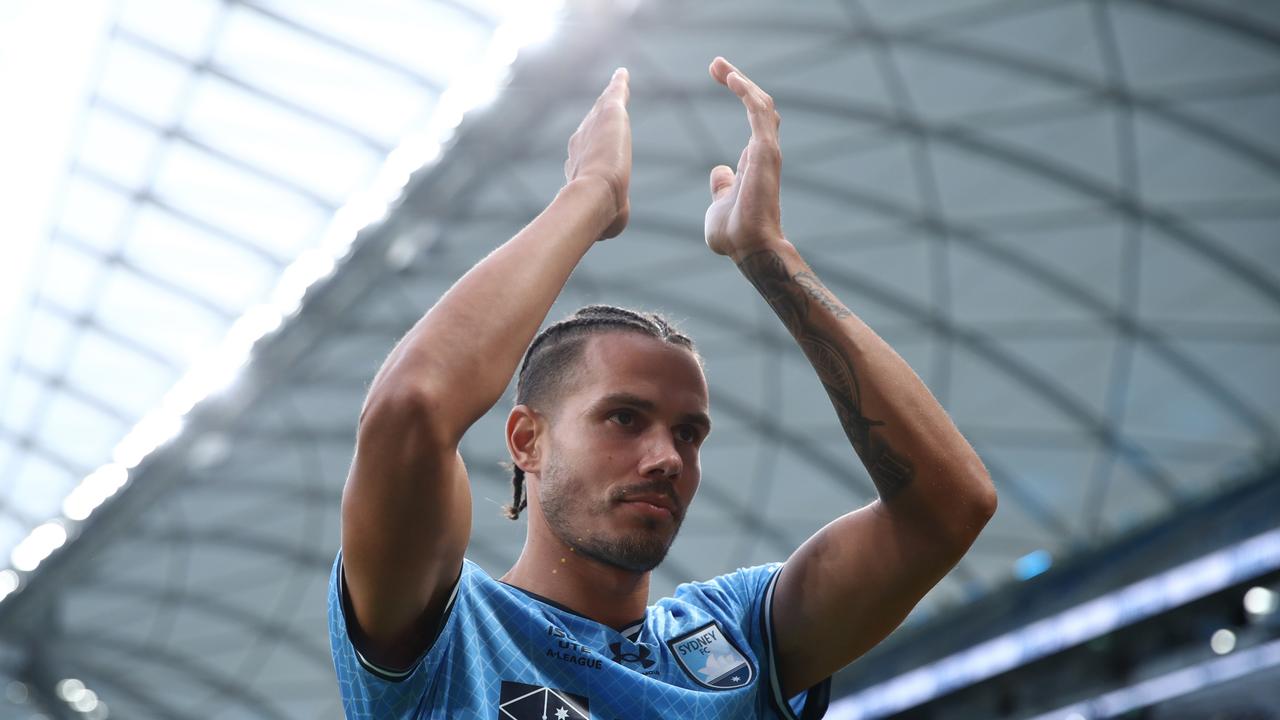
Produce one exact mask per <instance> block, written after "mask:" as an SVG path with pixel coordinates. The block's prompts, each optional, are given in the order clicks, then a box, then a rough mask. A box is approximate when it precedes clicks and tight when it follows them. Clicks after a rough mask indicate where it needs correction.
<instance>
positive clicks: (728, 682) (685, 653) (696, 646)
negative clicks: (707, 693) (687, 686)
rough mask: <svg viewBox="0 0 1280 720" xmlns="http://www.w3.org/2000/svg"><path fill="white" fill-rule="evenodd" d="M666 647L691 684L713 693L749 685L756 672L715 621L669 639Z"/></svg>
mask: <svg viewBox="0 0 1280 720" xmlns="http://www.w3.org/2000/svg"><path fill="white" fill-rule="evenodd" d="M667 647H669V648H671V654H672V655H674V656H675V658H676V662H678V663H680V667H682V668H684V671H685V672H686V673H688V675H689V677H691V678H693V680H694V682H696V683H698V684H699V685H701V686H703V687H708V688H711V689H712V690H733V689H735V688H740V687H743V686H744V685H747V684H749V683H750V682H751V681H752V679H754V678H755V675H756V671H755V668H754V667H752V665H751V662H750V661H749V660H747V656H746V655H745V654H744V653H743V652H742V651H741V650H739V649H738V647H737V646H736V645H734V644H733V641H732V640H730V639H729V636H728V635H727V634H725V632H724V630H723V629H722V628H721V627H720V623H717V622H715V621H712V622H709V623H707V624H706V625H703V626H702V627H700V628H698V629H697V630H694V631H693V632H691V633H687V634H685V635H681V636H680V637H678V638H676V639H675V640H668V641H667Z"/></svg>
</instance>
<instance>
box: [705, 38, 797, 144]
mask: <svg viewBox="0 0 1280 720" xmlns="http://www.w3.org/2000/svg"><path fill="white" fill-rule="evenodd" d="M709 69H710V72H711V77H713V78H715V80H716V81H717V82H719V83H720V84H722V85H724V86H725V87H727V88H729V89H730V90H732V91H733V94H734V95H737V96H738V97H739V98H740V99H741V100H742V104H743V105H745V106H746V108H747V122H749V123H750V124H751V134H752V135H755V136H756V137H758V138H761V139H763V140H769V141H776V140H777V137H778V124H779V123H780V122H781V117H780V116H779V115H778V113H777V111H776V110H775V109H774V105H773V98H772V97H770V96H769V94H768V93H766V92H765V91H764V90H761V89H760V86H759V85H756V84H755V83H754V82H752V81H751V78H749V77H747V76H746V75H744V74H743V73H742V71H741V70H739V69H738V68H736V67H734V65H733V63H731V62H729V61H728V60H725V59H724V58H723V57H717V58H716V59H715V60H712V61H711V67H710V68H709Z"/></svg>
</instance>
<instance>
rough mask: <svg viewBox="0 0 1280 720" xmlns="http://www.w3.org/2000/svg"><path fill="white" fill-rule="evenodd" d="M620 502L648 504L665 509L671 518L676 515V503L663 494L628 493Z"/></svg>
mask: <svg viewBox="0 0 1280 720" xmlns="http://www.w3.org/2000/svg"><path fill="white" fill-rule="evenodd" d="M622 502H624V503H636V504H639V505H648V506H650V507H652V508H656V509H659V510H665V511H667V512H668V513H670V515H671V517H673V518H674V517H677V516H678V513H677V511H676V504H675V503H674V502H672V500H671V498H669V497H667V496H665V495H628V496H627V497H624V498H623V499H622Z"/></svg>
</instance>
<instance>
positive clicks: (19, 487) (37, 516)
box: [6, 452, 80, 559]
mask: <svg viewBox="0 0 1280 720" xmlns="http://www.w3.org/2000/svg"><path fill="white" fill-rule="evenodd" d="M78 482H80V478H79V477H77V476H75V475H72V474H71V473H69V472H67V471H66V470H64V469H63V468H61V467H59V466H57V465H54V464H53V463H51V462H49V461H48V460H45V459H44V458H42V457H40V455H38V454H36V453H31V452H29V453H27V454H26V455H25V456H23V458H22V465H21V469H20V470H19V471H18V477H17V479H16V480H15V482H14V483H13V487H12V489H11V490H10V491H9V497H8V504H9V505H12V506H13V507H14V509H15V510H17V511H18V512H20V513H22V514H23V515H26V516H27V517H29V518H31V519H33V520H34V521H35V523H36V524H37V525H38V524H40V523H42V522H44V521H45V520H48V519H50V518H52V517H55V516H57V515H58V513H60V512H61V511H62V498H64V497H66V496H67V493H68V492H71V488H72V487H74V486H75V484H76V483H78ZM6 559H7V558H6Z"/></svg>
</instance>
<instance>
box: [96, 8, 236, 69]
mask: <svg viewBox="0 0 1280 720" xmlns="http://www.w3.org/2000/svg"><path fill="white" fill-rule="evenodd" d="M221 12H222V3H220V2H216V1H215V0H181V2H173V0H125V1H124V2H123V3H121V7H120V19H119V25H120V27H122V28H124V29H126V30H128V31H130V32H134V33H137V34H138V35H142V36H144V37H146V38H147V39H148V40H150V41H151V42H154V43H156V44H158V45H163V46H164V47H166V48H168V49H170V50H172V51H174V52H176V53H179V54H181V55H183V56H185V57H188V58H191V59H192V60H193V61H194V60H197V59H199V58H201V57H203V56H204V55H205V54H206V52H207V51H208V47H209V45H210V44H211V41H212V37H211V36H212V35H213V34H214V32H215V29H216V24H215V21H216V20H217V18H218V15H219V14H220V13H221Z"/></svg>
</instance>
